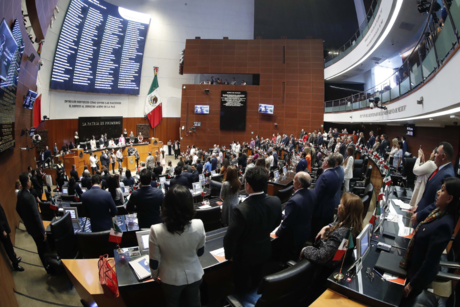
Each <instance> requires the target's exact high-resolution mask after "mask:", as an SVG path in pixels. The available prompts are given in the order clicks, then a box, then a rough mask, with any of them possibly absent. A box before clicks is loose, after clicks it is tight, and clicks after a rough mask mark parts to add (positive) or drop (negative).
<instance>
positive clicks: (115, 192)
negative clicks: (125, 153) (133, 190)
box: [107, 174, 125, 206]
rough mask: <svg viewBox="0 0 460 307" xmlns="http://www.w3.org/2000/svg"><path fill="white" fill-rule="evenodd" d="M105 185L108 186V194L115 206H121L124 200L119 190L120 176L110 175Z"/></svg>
mask: <svg viewBox="0 0 460 307" xmlns="http://www.w3.org/2000/svg"><path fill="white" fill-rule="evenodd" d="M107 185H108V186H109V192H110V195H112V199H113V201H114V202H115V205H117V206H121V205H123V204H124V203H125V198H124V197H123V192H122V191H121V189H120V176H119V175H118V174H116V175H111V176H110V177H109V179H108V180H107Z"/></svg>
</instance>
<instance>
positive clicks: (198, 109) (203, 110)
mask: <svg viewBox="0 0 460 307" xmlns="http://www.w3.org/2000/svg"><path fill="white" fill-rule="evenodd" d="M195 114H209V106H204V105H196V106H195Z"/></svg>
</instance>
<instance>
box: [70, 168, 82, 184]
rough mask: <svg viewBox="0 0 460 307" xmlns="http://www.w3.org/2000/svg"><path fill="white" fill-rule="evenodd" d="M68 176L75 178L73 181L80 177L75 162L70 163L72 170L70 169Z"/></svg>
mask: <svg viewBox="0 0 460 307" xmlns="http://www.w3.org/2000/svg"><path fill="white" fill-rule="evenodd" d="M70 177H73V178H75V181H80V177H79V176H78V172H77V170H76V166H75V164H72V170H71V171H70Z"/></svg>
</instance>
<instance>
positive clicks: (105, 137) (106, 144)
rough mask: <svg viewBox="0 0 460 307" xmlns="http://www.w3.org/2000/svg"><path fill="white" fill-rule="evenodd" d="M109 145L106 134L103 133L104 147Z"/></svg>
mask: <svg viewBox="0 0 460 307" xmlns="http://www.w3.org/2000/svg"><path fill="white" fill-rule="evenodd" d="M108 145H109V140H108V138H107V133H104V146H105V147H107V146H108Z"/></svg>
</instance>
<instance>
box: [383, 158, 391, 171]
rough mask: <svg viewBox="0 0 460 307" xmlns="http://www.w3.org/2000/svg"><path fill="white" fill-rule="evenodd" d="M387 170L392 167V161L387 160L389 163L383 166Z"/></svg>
mask: <svg viewBox="0 0 460 307" xmlns="http://www.w3.org/2000/svg"><path fill="white" fill-rule="evenodd" d="M383 167H384V168H385V169H386V170H389V169H390V162H389V161H388V160H387V163H386V164H385V165H384V166H383Z"/></svg>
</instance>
